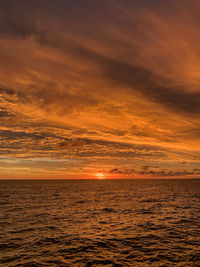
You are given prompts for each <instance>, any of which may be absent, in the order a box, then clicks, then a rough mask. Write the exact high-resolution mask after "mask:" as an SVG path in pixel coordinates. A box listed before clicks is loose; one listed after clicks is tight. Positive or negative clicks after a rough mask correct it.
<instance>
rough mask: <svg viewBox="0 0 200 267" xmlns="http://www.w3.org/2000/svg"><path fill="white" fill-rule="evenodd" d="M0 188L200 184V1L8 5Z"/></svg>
mask: <svg viewBox="0 0 200 267" xmlns="http://www.w3.org/2000/svg"><path fill="white" fill-rule="evenodd" d="M0 69H1V71H0V179H25V178H26V179H33V178H34V179H40V178H41V179H46V178H51V179H64V178H66V179H67V178H70V179H71V178H79V179H82V178H99V179H100V178H126V179H129V178H159V177H162V178H166V177H169V178H183V177H185V178H191V177H200V2H199V0H190V1H188V0H177V1H172V0H169V1H168V0H163V1H162V0H161V1H157V0H137V1H136V0H101V1H97V0H32V1H31V0H29V1H27V0H0Z"/></svg>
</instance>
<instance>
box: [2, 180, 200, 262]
mask: <svg viewBox="0 0 200 267" xmlns="http://www.w3.org/2000/svg"><path fill="white" fill-rule="evenodd" d="M0 266H200V180H74V181H69V180H66V181H0Z"/></svg>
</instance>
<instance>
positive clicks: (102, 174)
mask: <svg viewBox="0 0 200 267" xmlns="http://www.w3.org/2000/svg"><path fill="white" fill-rule="evenodd" d="M95 176H96V177H97V179H104V178H105V174H104V173H101V172H98V173H96V174H95Z"/></svg>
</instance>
